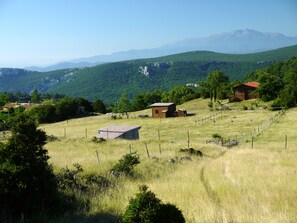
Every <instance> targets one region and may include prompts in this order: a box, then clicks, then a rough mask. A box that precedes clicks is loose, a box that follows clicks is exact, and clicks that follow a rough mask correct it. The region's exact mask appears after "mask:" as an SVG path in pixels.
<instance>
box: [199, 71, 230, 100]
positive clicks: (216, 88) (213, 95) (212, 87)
mask: <svg viewBox="0 0 297 223" xmlns="http://www.w3.org/2000/svg"><path fill="white" fill-rule="evenodd" d="M205 83H206V86H207V87H208V88H209V92H210V99H211V101H212V100H214V102H216V100H217V98H218V95H220V94H221V91H222V89H223V86H224V85H226V84H228V83H229V78H228V76H226V75H225V74H224V73H223V72H220V71H218V70H215V71H213V72H212V73H210V74H208V76H207V80H206V82H205Z"/></svg>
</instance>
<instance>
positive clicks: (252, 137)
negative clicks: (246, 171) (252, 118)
mask: <svg viewBox="0 0 297 223" xmlns="http://www.w3.org/2000/svg"><path fill="white" fill-rule="evenodd" d="M253 148H254V137H253V136H252V149H253Z"/></svg>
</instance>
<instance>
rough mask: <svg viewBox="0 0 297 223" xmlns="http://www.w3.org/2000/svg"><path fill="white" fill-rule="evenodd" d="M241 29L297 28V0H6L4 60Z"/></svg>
mask: <svg viewBox="0 0 297 223" xmlns="http://www.w3.org/2000/svg"><path fill="white" fill-rule="evenodd" d="M237 29H255V30H257V31H261V32H279V33H282V34H284V35H286V36H297V1H296V0H0V67H23V66H30V65H48V64H52V63H55V62H58V61H65V60H70V59H76V58H81V57H89V56H94V55H101V54H111V53H113V52H118V51H125V50H130V49H145V48H154V47H159V46H161V45H164V44H167V43H171V42H175V41H179V40H183V39H186V38H191V37H194V38H195V37H207V36H209V35H213V34H216V33H221V32H229V31H233V30H237Z"/></svg>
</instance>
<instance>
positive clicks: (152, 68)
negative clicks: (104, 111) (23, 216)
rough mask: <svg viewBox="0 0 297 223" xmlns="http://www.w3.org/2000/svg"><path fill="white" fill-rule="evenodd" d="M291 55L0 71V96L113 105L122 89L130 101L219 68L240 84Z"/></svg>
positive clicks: (295, 50)
mask: <svg viewBox="0 0 297 223" xmlns="http://www.w3.org/2000/svg"><path fill="white" fill-rule="evenodd" d="M293 56H297V46H292V47H286V48H281V49H278V50H273V51H267V52H262V53H254V54H244V55H243V54H240V55H237V54H219V53H214V52H207V51H197V52H189V53H183V54H176V55H170V56H166V57H160V58H152V59H142V60H133V61H122V62H115V63H108V64H102V65H98V66H95V67H91V68H78V69H65V70H57V71H51V72H44V73H41V72H31V71H24V70H19V69H17V70H16V69H0V92H4V91H8V92H27V93H28V92H31V91H32V90H33V89H34V88H36V89H37V90H38V91H39V92H47V93H51V94H56V93H59V94H65V95H69V96H75V97H84V98H86V99H89V100H92V101H93V100H95V99H96V98H100V99H102V100H103V101H105V102H108V103H110V102H115V101H116V100H117V99H118V98H119V97H120V95H121V94H122V92H123V90H126V92H127V93H128V95H129V96H130V97H131V98H133V97H135V96H136V95H137V94H139V93H141V92H147V91H152V90H155V89H162V90H169V89H171V88H173V87H175V86H178V85H186V84H191V83H197V82H198V81H199V80H205V79H206V77H207V75H208V74H209V73H211V72H212V71H214V70H220V71H221V72H223V73H224V74H225V75H227V76H228V77H229V79H230V80H231V81H233V80H242V79H243V78H244V77H245V76H246V75H247V74H249V73H251V72H254V71H256V70H258V69H262V68H265V67H267V66H269V65H271V64H272V63H273V62H275V61H283V60H286V59H289V58H291V57H293Z"/></svg>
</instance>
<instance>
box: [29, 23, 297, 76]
mask: <svg viewBox="0 0 297 223" xmlns="http://www.w3.org/2000/svg"><path fill="white" fill-rule="evenodd" d="M295 44H297V37H287V36H285V35H283V34H280V33H263V32H259V31H256V30H250V29H245V30H235V31H232V32H225V33H220V34H215V35H211V36H209V37H202V38H188V39H185V40H182V41H178V42H174V43H169V44H166V45H163V46H161V47H158V48H153V49H139V50H129V51H123V52H115V53H113V54H110V55H97V56H92V57H87V58H80V59H75V60H71V61H66V62H60V63H57V64H53V65H51V66H48V67H27V68H26V69H28V70H32V71H52V70H58V69H64V68H77V67H91V66H95V65H97V64H101V63H107V62H115V61H124V60H132V59H140V58H152V57H160V56H165V55H170V54H176V53H183V52H189V51H197V50H206V51H213V52H219V53H235V54H246V53H254V52H261V51H267V50H273V49H277V48H281V47H286V46H291V45H295Z"/></svg>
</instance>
